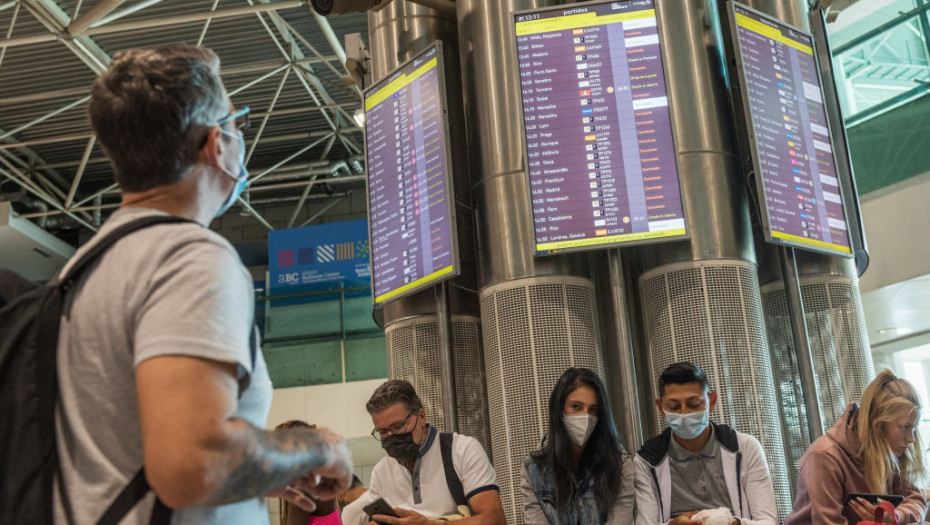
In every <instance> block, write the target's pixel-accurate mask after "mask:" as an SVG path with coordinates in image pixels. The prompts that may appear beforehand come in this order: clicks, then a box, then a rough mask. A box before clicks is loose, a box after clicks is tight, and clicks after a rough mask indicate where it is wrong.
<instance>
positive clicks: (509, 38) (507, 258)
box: [456, 0, 587, 288]
mask: <svg viewBox="0 0 930 525" xmlns="http://www.w3.org/2000/svg"><path fill="white" fill-rule="evenodd" d="M562 3H568V2H558V1H551V0H549V1H546V0H502V1H500V2H487V1H485V0H459V1H458V2H456V6H457V11H458V22H459V44H460V45H459V51H460V54H461V64H462V78H463V80H464V84H463V89H464V92H465V116H466V121H467V126H466V127H467V130H468V145H469V159H470V165H471V173H472V177H473V180H474V183H475V187H474V197H475V221H476V227H477V231H478V240H479V248H478V267H479V288H484V287H486V286H488V285H492V284H496V283H500V282H503V281H509V280H513V279H520V278H524V277H532V276H534V275H545V274H585V273H586V272H587V260H586V257H585V256H584V255H577V254H576V255H570V256H565V255H561V256H548V257H539V258H536V257H534V256H533V251H534V227H533V214H532V208H531V204H530V195H529V187H528V185H527V184H528V183H527V179H526V173H525V171H524V167H525V166H524V159H523V138H522V137H523V124H522V123H523V114H522V109H521V88H520V75H519V71H518V68H517V62H516V52H515V51H514V49H513V46H514V34H513V23H512V19H511V13H512V12H514V11H521V10H525V9H533V8H537V7H546V6H550V5H559V4H562Z"/></svg>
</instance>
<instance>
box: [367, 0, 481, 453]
mask: <svg viewBox="0 0 930 525" xmlns="http://www.w3.org/2000/svg"><path fill="white" fill-rule="evenodd" d="M368 26H369V39H370V42H369V44H370V45H369V47H370V48H371V49H370V53H371V57H372V78H373V81H375V82H377V81H378V80H380V79H382V78H384V77H385V76H386V75H387V74H388V73H390V72H391V71H392V70H393V69H394V68H396V67H397V66H399V65H400V64H401V63H403V62H405V61H406V60H408V59H410V58H412V57H413V56H414V55H416V54H417V53H419V52H420V51H422V50H423V49H424V48H425V47H426V46H428V45H430V44H431V43H432V42H433V41H435V40H441V41H442V44H443V61H444V64H445V73H446V75H445V82H446V95H447V102H448V112H449V113H448V115H449V128H450V129H449V136H450V140H451V147H452V151H451V154H452V170H453V178H452V186H453V189H454V194H455V203H456V207H455V213H456V226H457V230H458V245H459V268H460V272H461V274H460V275H459V276H458V277H456V278H455V279H453V281H452V283H451V284H452V285H451V286H448V287H447V290H448V304H449V305H450V313H451V315H452V334H451V349H450V350H451V352H452V365H453V370H454V375H455V399H456V405H455V406H456V408H457V409H458V418H457V422H458V430H459V432H462V433H464V434H468V435H471V436H473V437H475V438H477V439H478V440H479V441H481V443H482V444H483V445H484V446H485V449H486V450H490V438H489V437H488V417H487V401H486V394H485V379H484V368H483V357H482V354H481V344H480V339H481V328H480V323H479V322H478V311H479V306H478V297H477V294H476V292H475V291H474V290H475V288H476V284H475V283H476V272H477V268H476V265H475V255H474V254H475V233H474V223H473V219H472V216H473V213H472V210H471V196H470V193H471V178H470V176H469V171H468V164H467V160H466V159H467V146H466V143H465V136H464V117H463V116H462V115H463V111H464V110H463V109H462V103H463V102H462V98H461V96H460V95H459V94H460V93H461V88H460V86H461V77H460V71H461V68H460V67H459V64H458V59H459V52H458V35H457V27H456V19H455V17H454V16H451V15H449V16H446V15H443V14H441V13H439V12H438V11H435V10H433V9H430V8H427V7H423V6H420V5H415V4H412V3H409V2H392V3H391V4H390V5H389V6H387V7H386V8H384V9H382V10H381V11H378V12H369V14H368ZM435 297H436V296H435V293H434V290H433V289H432V288H429V289H426V290H423V291H421V292H418V293H416V294H413V295H411V296H408V297H403V298H400V299H397V300H395V301H392V302H390V303H388V304H387V305H385V308H384V311H383V322H384V328H385V334H386V336H387V337H386V346H387V357H388V359H387V360H388V372H389V375H390V377H404V378H405V379H411V377H414V378H417V382H415V383H414V386H418V392H419V393H420V395H421V397H422V398H423V401H424V403H430V405H429V406H430V409H429V410H428V411H427V414H428V416H429V417H430V422H431V423H433V424H435V425H436V426H437V427H439V428H443V425H442V424H441V422H442V416H443V413H444V411H443V396H442V389H443V385H442V382H441V374H440V361H441V355H440V353H441V352H442V351H443V350H442V344H441V341H440V339H439V331H438V320H437V319H438V317H437V303H436V299H435ZM419 388H423V389H424V391H422V392H421V391H420V390H419ZM450 393H451V392H450ZM427 399H429V400H430V401H427Z"/></svg>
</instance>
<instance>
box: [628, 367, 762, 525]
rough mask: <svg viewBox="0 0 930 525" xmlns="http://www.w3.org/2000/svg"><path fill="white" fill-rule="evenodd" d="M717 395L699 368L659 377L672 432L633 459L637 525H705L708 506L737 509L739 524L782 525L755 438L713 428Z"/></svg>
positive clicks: (659, 404) (722, 427) (661, 402)
mask: <svg viewBox="0 0 930 525" xmlns="http://www.w3.org/2000/svg"><path fill="white" fill-rule="evenodd" d="M716 405H717V393H716V392H711V391H710V386H709V385H708V383H707V377H706V376H705V375H704V371H703V370H701V368H700V367H699V366H697V365H695V364H693V363H687V362H683V363H675V364H673V365H671V366H669V367H668V368H666V369H665V370H664V371H663V372H662V374H661V375H660V376H659V398H658V399H656V406H657V407H658V408H659V410H661V411H663V412H664V413H665V422H666V424H667V425H668V428H666V429H665V431H664V432H662V433H661V434H659V435H658V436H656V437H654V438H652V439H650V440H649V441H647V442H646V444H645V445H643V447H642V448H641V449H639V451H638V452H637V453H636V456H635V457H634V459H633V464H634V466H635V484H636V513H637V518H636V524H637V525H654V524H660V523H662V524H668V525H701V520H699V519H694V518H693V516H694V515H695V514H697V513H698V512H700V511H702V510H705V509H716V508H720V507H725V508H727V509H730V512H731V513H732V514H733V516H735V517H734V519H733V521H732V523H733V525H738V524H739V525H762V524H765V525H776V524H777V522H778V516H777V512H776V510H775V492H774V490H773V489H772V480H771V479H770V478H769V469H768V464H767V463H766V461H765V453H764V452H763V451H762V446H761V445H760V444H759V442H758V441H757V440H756V438H754V437H752V436H750V435H748V434H743V433H741V432H737V431H735V430H733V429H732V428H730V427H728V426H727V425H718V424H716V423H710V424H708V421H709V414H710V412H713V410H714V408H715V406H716Z"/></svg>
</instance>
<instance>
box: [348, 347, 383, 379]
mask: <svg viewBox="0 0 930 525" xmlns="http://www.w3.org/2000/svg"><path fill="white" fill-rule="evenodd" d="M379 377H387V348H386V346H385V341H384V337H369V338H365V339H348V340H346V381H361V380H364V379H377V378H379Z"/></svg>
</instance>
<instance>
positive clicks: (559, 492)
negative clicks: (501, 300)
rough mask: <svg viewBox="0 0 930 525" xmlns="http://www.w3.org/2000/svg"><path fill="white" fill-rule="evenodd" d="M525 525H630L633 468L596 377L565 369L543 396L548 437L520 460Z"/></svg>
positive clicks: (633, 497)
mask: <svg viewBox="0 0 930 525" xmlns="http://www.w3.org/2000/svg"><path fill="white" fill-rule="evenodd" d="M520 488H521V492H522V493H523V510H524V515H525V520H526V523H527V524H528V525H536V524H539V525H544V524H549V525H603V524H617V525H619V524H630V523H633V519H634V509H633V503H634V500H635V495H634V489H633V464H632V462H631V459H630V455H629V454H627V452H626V451H625V450H624V449H623V446H622V445H620V443H619V442H618V441H617V427H616V426H615V425H614V421H613V417H612V416H611V411H610V402H609V401H608V399H607V390H606V389H605V388H604V384H603V383H602V382H601V380H600V378H598V377H597V374H595V373H594V372H592V371H591V370H588V369H586V368H569V369H568V370H566V371H565V373H564V374H562V377H560V378H559V380H558V382H557V383H556V385H555V389H553V391H552V395H551V396H549V432H548V434H547V435H546V437H545V438H544V439H543V445H542V448H540V449H539V450H537V451H536V452H533V453H532V454H530V455H529V456H528V457H527V458H526V459H525V460H524V461H523V477H522V481H521V484H520Z"/></svg>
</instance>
